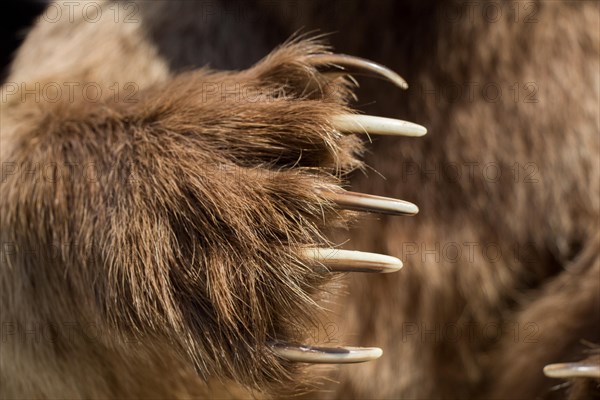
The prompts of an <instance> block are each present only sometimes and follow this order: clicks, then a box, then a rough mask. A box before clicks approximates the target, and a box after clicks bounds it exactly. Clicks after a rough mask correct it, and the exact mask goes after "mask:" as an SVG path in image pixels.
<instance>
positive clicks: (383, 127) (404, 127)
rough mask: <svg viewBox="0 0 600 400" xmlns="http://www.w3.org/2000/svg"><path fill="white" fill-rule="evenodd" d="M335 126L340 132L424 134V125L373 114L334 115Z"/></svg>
mask: <svg viewBox="0 0 600 400" xmlns="http://www.w3.org/2000/svg"><path fill="white" fill-rule="evenodd" d="M333 126H334V127H335V128H336V129H337V130H338V131H340V132H346V133H367V134H369V133H372V134H379V135H399V136H423V135H425V134H426V133H427V129H426V128H425V127H424V126H421V125H418V124H415V123H412V122H407V121H402V120H399V119H392V118H384V117H375V116H372V115H356V114H343V115H337V116H335V117H333Z"/></svg>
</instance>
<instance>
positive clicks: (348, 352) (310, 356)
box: [273, 344, 383, 364]
mask: <svg viewBox="0 0 600 400" xmlns="http://www.w3.org/2000/svg"><path fill="white" fill-rule="evenodd" d="M273 351H275V353H276V354H277V355H278V356H280V357H282V358H285V359H286V360H288V361H295V362H305V363H311V364H350V363H360V362H365V361H371V360H376V359H378V358H379V357H381V355H382V354H383V351H382V350H381V349H380V348H378V347H346V346H344V347H318V346H305V345H297V346H296V345H287V344H286V345H276V346H273Z"/></svg>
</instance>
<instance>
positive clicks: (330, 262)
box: [304, 248, 403, 273]
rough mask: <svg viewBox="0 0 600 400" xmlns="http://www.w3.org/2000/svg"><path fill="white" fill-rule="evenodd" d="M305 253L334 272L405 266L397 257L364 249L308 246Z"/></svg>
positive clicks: (390, 268)
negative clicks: (368, 251)
mask: <svg viewBox="0 0 600 400" xmlns="http://www.w3.org/2000/svg"><path fill="white" fill-rule="evenodd" d="M304 255H305V256H306V257H307V258H310V259H313V260H314V261H316V262H318V263H319V264H321V265H322V266H323V267H325V268H326V269H327V270H329V271H332V272H376V273H390V272H396V271H399V270H400V269H402V266H403V264H402V261H400V260H399V259H397V258H396V257H392V256H386V255H383V254H377V253H367V252H363V251H353V250H340V249H325V248H307V249H304Z"/></svg>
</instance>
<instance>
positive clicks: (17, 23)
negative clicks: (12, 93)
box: [0, 0, 48, 82]
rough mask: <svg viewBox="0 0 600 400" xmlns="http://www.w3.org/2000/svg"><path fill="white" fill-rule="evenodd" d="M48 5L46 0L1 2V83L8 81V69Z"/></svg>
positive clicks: (10, 0) (8, 0) (9, 0)
mask: <svg viewBox="0 0 600 400" xmlns="http://www.w3.org/2000/svg"><path fill="white" fill-rule="evenodd" d="M47 3H48V1H46V0H4V1H0V82H3V81H4V79H6V75H7V72H8V70H7V68H8V66H9V64H10V62H11V60H12V57H13V55H14V52H15V51H16V50H17V48H18V47H19V45H20V44H21V42H22V41H23V39H24V38H25V34H26V33H27V29H28V28H29V27H30V26H31V24H32V23H33V22H34V20H35V18H36V17H37V16H38V15H39V14H41V13H42V11H44V8H45V7H46V4H47Z"/></svg>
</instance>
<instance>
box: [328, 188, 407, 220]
mask: <svg viewBox="0 0 600 400" xmlns="http://www.w3.org/2000/svg"><path fill="white" fill-rule="evenodd" d="M322 193H323V196H324V197H326V198H327V199H328V200H331V201H333V202H334V203H336V204H337V205H338V206H340V207H342V208H346V209H349V210H356V211H368V212H376V213H380V214H389V215H415V214H417V213H418V212H419V208H418V207H417V206H416V205H414V204H413V203H409V202H408V201H403V200H398V199H392V198H389V197H382V196H374V195H370V194H364V193H356V192H349V191H339V192H338V191H323V192H322Z"/></svg>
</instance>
